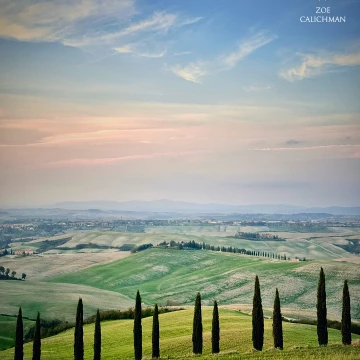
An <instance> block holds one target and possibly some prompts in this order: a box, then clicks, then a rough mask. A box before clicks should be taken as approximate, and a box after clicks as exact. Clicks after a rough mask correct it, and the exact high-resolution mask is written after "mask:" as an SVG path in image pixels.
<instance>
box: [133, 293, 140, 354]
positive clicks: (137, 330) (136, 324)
mask: <svg viewBox="0 0 360 360" xmlns="http://www.w3.org/2000/svg"><path fill="white" fill-rule="evenodd" d="M134 350H135V360H141V358H142V327H141V297H140V293H139V290H138V291H137V293H136V301H135V314H134Z"/></svg>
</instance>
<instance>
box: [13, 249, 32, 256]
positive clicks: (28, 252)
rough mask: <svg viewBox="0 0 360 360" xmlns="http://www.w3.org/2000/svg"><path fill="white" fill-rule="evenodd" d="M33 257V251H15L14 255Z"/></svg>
mask: <svg viewBox="0 0 360 360" xmlns="http://www.w3.org/2000/svg"><path fill="white" fill-rule="evenodd" d="M23 254H25V255H33V254H36V251H34V250H15V255H23Z"/></svg>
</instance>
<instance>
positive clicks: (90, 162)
mask: <svg viewBox="0 0 360 360" xmlns="http://www.w3.org/2000/svg"><path fill="white" fill-rule="evenodd" d="M210 152H211V151H208V150H197V151H180V152H164V153H153V154H138V155H127V156H119V157H113V158H97V159H90V158H89V159H87V158H80V159H69V160H61V161H54V162H50V163H47V164H44V165H43V167H74V166H98V165H110V164H114V163H118V162H122V161H129V160H146V159H155V158H164V157H186V156H190V155H197V154H207V153H210Z"/></svg>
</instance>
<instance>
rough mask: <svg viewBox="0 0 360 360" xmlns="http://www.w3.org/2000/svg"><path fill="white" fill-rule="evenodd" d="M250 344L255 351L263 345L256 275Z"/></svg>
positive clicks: (260, 306) (261, 316) (261, 311)
mask: <svg viewBox="0 0 360 360" xmlns="http://www.w3.org/2000/svg"><path fill="white" fill-rule="evenodd" d="M252 342H253V346H254V348H255V349H256V350H260V351H261V350H262V348H263V345H264V313H263V309H262V303H261V294H260V282H259V278H258V276H257V275H256V278H255V290H254V298H253V309H252Z"/></svg>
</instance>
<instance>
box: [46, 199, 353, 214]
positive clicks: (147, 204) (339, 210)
mask: <svg viewBox="0 0 360 360" xmlns="http://www.w3.org/2000/svg"><path fill="white" fill-rule="evenodd" d="M51 207H53V208H60V209H69V210H85V209H91V210H92V211H94V210H117V211H136V212H138V211H140V212H155V213H156V212H158V213H171V212H176V213H185V214H186V213H189V214H192V213H205V214H206V213H209V214H212V213H218V214H219V213H221V214H233V213H241V214H294V213H308V214H315V213H327V214H332V215H360V206H354V207H342V206H330V207H305V206H294V205H286V204H274V205H266V204H257V205H228V204H215V203H210V204H198V203H190V202H185V201H173V200H166V199H163V200H154V201H141V200H133V201H124V202H118V201H68V202H60V203H56V204H53V205H52V206H51Z"/></svg>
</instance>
